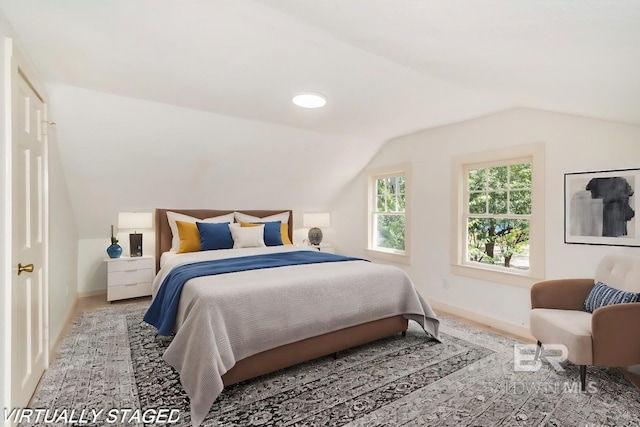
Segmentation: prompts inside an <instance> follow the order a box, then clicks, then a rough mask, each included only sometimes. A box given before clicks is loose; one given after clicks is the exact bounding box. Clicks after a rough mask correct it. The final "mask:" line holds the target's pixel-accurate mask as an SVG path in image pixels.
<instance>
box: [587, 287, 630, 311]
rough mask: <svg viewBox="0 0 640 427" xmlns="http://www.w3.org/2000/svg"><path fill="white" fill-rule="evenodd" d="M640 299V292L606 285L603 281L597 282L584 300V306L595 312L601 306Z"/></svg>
mask: <svg viewBox="0 0 640 427" xmlns="http://www.w3.org/2000/svg"><path fill="white" fill-rule="evenodd" d="M638 301H640V293H636V292H627V291H621V290H620V289H614V288H612V287H610V286H607V285H605V284H604V283H602V282H598V283H596V284H595V286H594V287H593V289H591V292H589V295H587V299H585V300H584V305H583V308H584V309H585V311H588V312H589V313H593V312H594V311H596V310H597V309H598V308H600V307H604V306H605V305H611V304H625V303H630V302H638Z"/></svg>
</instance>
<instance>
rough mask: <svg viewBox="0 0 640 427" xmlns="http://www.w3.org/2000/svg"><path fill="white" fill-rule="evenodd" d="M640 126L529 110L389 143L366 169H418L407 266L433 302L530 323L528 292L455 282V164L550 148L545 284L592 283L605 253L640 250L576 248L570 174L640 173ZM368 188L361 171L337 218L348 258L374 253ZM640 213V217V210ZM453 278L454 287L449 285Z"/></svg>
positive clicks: (343, 198) (500, 319)
mask: <svg viewBox="0 0 640 427" xmlns="http://www.w3.org/2000/svg"><path fill="white" fill-rule="evenodd" d="M639 141H640V127H638V126H631V125H624V124H618V123H612V122H607V121H601V120H593V119H587V118H582V117H576V116H571V115H564V114H556V113H549V112H544V111H537V110H529V109H514V110H509V111H506V112H502V113H498V114H494V115H490V116H487V117H484V118H479V119H475V120H470V121H467V122H463V123H459V124H454V125H450V126H443V127H440V128H435V129H431V130H425V131H422V132H418V133H415V134H412V135H407V136H403V137H400V138H397V139H394V140H392V141H390V142H388V143H387V144H386V145H385V146H384V147H383V148H382V150H381V151H380V152H379V153H378V154H377V155H376V157H375V158H374V159H373V160H372V162H371V163H370V165H368V167H367V168H369V167H371V168H373V167H379V166H384V165H391V164H395V163H402V162H411V163H412V166H413V193H412V198H413V212H412V213H413V216H412V218H413V225H412V227H413V231H412V233H413V235H412V239H413V247H412V263H411V265H410V266H400V267H402V268H405V269H406V271H407V272H408V273H409V274H410V276H411V278H412V279H413V280H414V282H415V283H416V285H417V286H418V288H419V289H420V291H421V292H422V294H423V295H425V296H426V297H427V299H431V300H432V301H440V302H443V303H445V304H448V305H451V306H454V307H457V308H460V309H463V310H466V311H469V312H473V313H475V314H477V315H478V316H480V318H482V317H486V318H487V319H489V320H491V319H495V320H497V321H498V323H496V324H500V323H502V322H506V324H510V325H514V326H515V327H516V329H517V327H526V326H527V325H528V312H529V308H530V300H529V290H528V289H525V288H518V287H514V286H508V285H503V284H499V283H489V282H483V281H478V280H473V279H470V278H466V277H461V276H454V275H452V274H451V273H450V269H449V263H450V259H449V254H450V247H451V244H452V242H451V236H450V227H451V215H452V212H451V163H452V159H453V157H455V156H458V155H462V154H469V153H474V152H480V151H484V150H492V149H498V148H501V147H510V146H514V145H521V144H529V143H535V142H544V143H545V144H546V179H545V187H546V189H545V202H546V277H547V278H563V277H592V276H593V273H594V271H595V266H596V264H597V263H598V261H599V260H600V259H601V258H602V256H603V255H605V254H606V253H609V252H614V251H626V252H631V253H635V254H638V255H640V248H620V247H606V246H588V245H567V244H564V240H563V233H564V231H563V230H564V228H563V223H564V222H563V221H564V193H563V192H564V173H567V172H580V171H590V170H606V169H620V168H637V167H640V142H639ZM366 212H367V208H366V184H365V174H364V172H363V173H362V174H360V175H359V176H358V177H357V178H356V179H355V180H354V181H353V182H352V183H351V184H350V185H349V186H348V188H347V189H346V190H345V191H344V192H343V193H342V195H341V197H340V198H339V199H338V200H337V202H336V204H335V207H334V212H333V218H332V221H333V222H334V227H335V232H336V234H337V236H338V239H337V243H338V249H339V250H340V251H341V252H345V253H350V254H355V255H362V254H363V251H362V249H363V248H364V247H365V246H366V242H367V240H366V238H367V225H366V224H367V222H366V215H367V214H366ZM636 215H640V213H637V214H636ZM443 279H446V280H447V281H448V283H449V288H448V289H445V288H443V287H442V285H441V284H442V281H443Z"/></svg>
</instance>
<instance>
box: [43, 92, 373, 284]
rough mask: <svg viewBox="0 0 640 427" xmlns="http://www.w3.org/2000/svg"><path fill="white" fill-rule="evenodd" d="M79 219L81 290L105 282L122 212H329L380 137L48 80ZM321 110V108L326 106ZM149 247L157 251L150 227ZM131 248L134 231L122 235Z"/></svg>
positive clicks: (298, 220) (146, 249)
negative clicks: (278, 122)
mask: <svg viewBox="0 0 640 427" xmlns="http://www.w3.org/2000/svg"><path fill="white" fill-rule="evenodd" d="M48 90H49V93H50V96H51V105H52V109H53V111H55V117H56V122H57V126H56V129H57V134H58V140H59V143H60V152H61V157H62V164H63V169H64V171H65V174H66V178H67V182H68V186H69V194H70V196H71V200H72V205H73V210H74V213H75V218H76V220H77V223H78V233H79V242H78V252H79V257H78V260H79V263H78V290H79V291H80V292H90V291H95V290H100V289H105V288H106V273H105V267H104V265H101V263H102V260H103V259H104V258H105V257H106V248H107V246H109V237H110V226H111V225H112V224H113V225H114V226H116V227H117V217H118V212H153V210H154V209H155V208H185V209H186V208H211V209H293V210H294V221H295V223H296V224H299V225H300V226H301V224H302V223H301V220H302V217H301V215H300V214H301V213H302V212H304V211H325V210H326V209H328V207H329V206H330V203H331V200H332V199H333V198H334V197H335V196H336V195H337V193H338V192H339V190H340V189H341V188H342V187H343V186H344V185H345V184H346V183H347V182H349V181H350V180H351V179H353V177H354V176H355V175H356V174H357V173H358V171H359V170H360V169H362V168H363V167H364V165H366V164H367V163H368V162H369V161H370V159H371V158H372V157H373V156H374V155H375V153H376V152H377V150H378V149H379V147H380V146H381V144H382V143H381V142H380V143H376V142H373V141H365V140H361V139H358V138H355V137H349V136H344V135H336V134H329V133H319V132H312V131H306V130H301V129H295V128H290V127H285V126H280V125H274V124H268V123H262V122H257V121H251V120H245V119H239V118H234V117H228V116H223V115H219V114H213V113H208V112H203V111H197V110H190V109H186V108H182V107H176V106H171V105H166V104H160V103H156V102H150V101H144V100H139V99H132V98H125V97H122V96H115V95H109V94H104V93H99V92H94V91H90V90H85V89H80V88H76V87H71V86H63V85H49V86H48ZM319 114H321V113H319ZM144 235H145V243H144V252H145V253H146V254H153V252H154V245H153V241H150V240H148V239H151V238H152V237H153V234H152V232H151V231H149V232H146V231H145V232H144ZM119 239H120V242H121V243H123V245H122V246H123V248H124V249H125V251H124V253H125V254H126V253H128V250H127V248H126V245H127V242H128V235H127V234H123V235H121V236H119Z"/></svg>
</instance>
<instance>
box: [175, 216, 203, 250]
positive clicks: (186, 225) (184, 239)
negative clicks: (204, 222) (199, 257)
mask: <svg viewBox="0 0 640 427" xmlns="http://www.w3.org/2000/svg"><path fill="white" fill-rule="evenodd" d="M176 225H177V226H178V236H180V248H179V249H178V253H179V254H183V253H185V252H199V251H200V232H199V231H198V226H197V225H196V224H195V223H192V222H186V221H176Z"/></svg>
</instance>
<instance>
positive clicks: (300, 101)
mask: <svg viewBox="0 0 640 427" xmlns="http://www.w3.org/2000/svg"><path fill="white" fill-rule="evenodd" d="M292 101H293V103H294V104H296V105H297V106H298V107H303V108H320V107H324V106H325V104H326V103H327V97H326V96H324V95H323V94H321V93H316V92H304V93H299V94H297V95H296V96H294V97H293V99H292Z"/></svg>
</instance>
